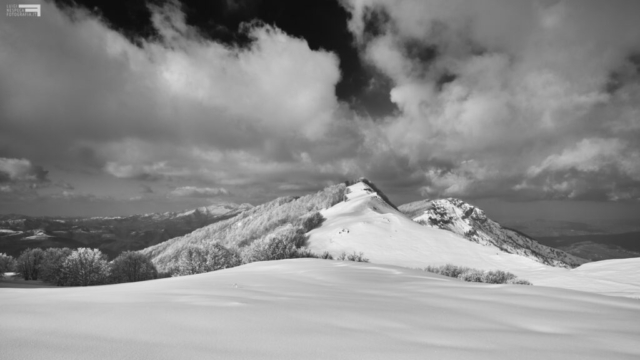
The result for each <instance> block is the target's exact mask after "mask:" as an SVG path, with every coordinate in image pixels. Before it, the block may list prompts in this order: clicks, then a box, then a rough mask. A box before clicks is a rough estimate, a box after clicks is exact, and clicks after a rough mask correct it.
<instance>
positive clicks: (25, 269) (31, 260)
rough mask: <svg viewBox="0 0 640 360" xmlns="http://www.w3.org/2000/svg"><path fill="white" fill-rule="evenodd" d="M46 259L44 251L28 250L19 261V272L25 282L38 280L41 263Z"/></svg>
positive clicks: (37, 249)
mask: <svg viewBox="0 0 640 360" xmlns="http://www.w3.org/2000/svg"><path fill="white" fill-rule="evenodd" d="M43 258H44V251H42V249H39V248H36V249H26V250H24V251H23V252H22V253H21V254H20V256H18V260H17V270H18V272H19V273H20V274H21V275H22V277H23V278H24V279H25V280H38V272H39V270H40V263H42V259H43Z"/></svg>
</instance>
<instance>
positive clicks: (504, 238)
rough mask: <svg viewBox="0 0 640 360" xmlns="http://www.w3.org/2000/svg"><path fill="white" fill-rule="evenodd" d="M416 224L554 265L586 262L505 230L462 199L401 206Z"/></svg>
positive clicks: (568, 265)
mask: <svg viewBox="0 0 640 360" xmlns="http://www.w3.org/2000/svg"><path fill="white" fill-rule="evenodd" d="M399 209H400V211H402V212H403V213H404V214H405V215H407V216H408V217H409V218H411V219H413V221H415V222H417V223H419V224H421V225H424V226H427V227H431V228H436V229H443V230H448V231H451V232H453V233H455V234H458V235H460V236H463V237H464V238H466V239H468V240H469V241H473V242H475V243H478V244H480V245H484V246H495V247H497V248H498V249H500V250H501V251H504V252H507V253H510V254H517V255H521V256H525V257H528V258H530V259H533V260H535V261H538V262H541V263H543V264H547V265H551V266H560V267H576V266H579V265H581V264H584V263H586V262H587V260H585V259H581V258H578V257H576V256H573V255H570V254H568V253H566V252H564V251H561V250H558V249H554V248H551V247H548V246H544V245H542V244H539V243H538V242H536V241H535V240H533V239H531V238H530V237H528V236H526V235H524V234H522V233H519V232H516V231H514V230H511V229H507V228H504V227H502V226H501V225H500V224H498V223H497V222H495V221H493V220H491V219H489V218H488V217H487V215H486V214H485V213H484V211H482V210H481V209H479V208H477V207H475V206H473V205H470V204H468V203H466V202H464V201H462V200H459V199H453V198H448V199H438V200H421V201H416V202H412V203H409V204H405V205H402V206H400V207H399Z"/></svg>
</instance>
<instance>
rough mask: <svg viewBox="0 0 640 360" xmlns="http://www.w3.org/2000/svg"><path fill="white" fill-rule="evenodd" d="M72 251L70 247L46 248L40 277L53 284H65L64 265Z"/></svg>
mask: <svg viewBox="0 0 640 360" xmlns="http://www.w3.org/2000/svg"><path fill="white" fill-rule="evenodd" d="M72 252H73V251H72V250H71V249H69V248H49V249H46V250H45V251H44V257H43V259H42V263H41V264H40V273H39V276H40V279H41V280H42V281H45V282H48V283H50V284H53V285H57V286H63V285H64V284H65V282H66V276H65V273H64V270H63V265H64V262H65V261H66V260H67V258H68V257H69V255H71V253H72Z"/></svg>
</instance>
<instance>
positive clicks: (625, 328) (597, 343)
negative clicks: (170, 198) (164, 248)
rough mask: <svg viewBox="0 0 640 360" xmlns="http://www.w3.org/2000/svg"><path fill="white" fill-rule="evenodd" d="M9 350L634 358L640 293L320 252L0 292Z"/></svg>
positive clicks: (90, 355)
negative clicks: (199, 270)
mask: <svg viewBox="0 0 640 360" xmlns="http://www.w3.org/2000/svg"><path fill="white" fill-rule="evenodd" d="M0 299H2V306H0V318H1V319H2V322H0V349H2V350H1V352H2V356H1V357H2V358H5V359H29V360H32V359H51V360H56V359H64V360H69V359H82V360H86V359H154V360H155V359H205V358H206V359H225V360H233V359H278V360H280V359H385V360H386V359H421V358H437V359H491V360H495V359H563V360H566V359H580V360H584V359H636V358H638V357H640V347H639V346H638V338H640V323H639V322H637V321H633V319H637V318H638V316H639V315H640V302H639V301H637V300H632V299H624V298H616V297H606V296H601V295H596V294H590V293H585V292H576V291H570V290H564V289H556V288H545V287H537V286H518V285H485V284H472V283H464V282H461V281H458V280H456V279H450V278H444V277H441V276H438V275H434V274H430V273H426V272H423V271H418V270H410V269H406V268H399V267H394V266H385V265H373V264H363V263H352V262H338V261H328V260H317V259H299V260H283V261H272V262H260V263H253V264H249V265H244V266H241V267H238V268H234V269H228V270H221V271H216V272H212V273H206V274H201V275H193V276H186V277H180V278H170V279H162V280H154V281H147V282H142V283H129V284H119V285H109V286H96V287H87V288H57V289H50V288H49V289H0Z"/></svg>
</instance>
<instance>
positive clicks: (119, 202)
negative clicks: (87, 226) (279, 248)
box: [0, 0, 640, 221]
mask: <svg viewBox="0 0 640 360" xmlns="http://www.w3.org/2000/svg"><path fill="white" fill-rule="evenodd" d="M3 1H4V2H6V3H7V4H10V3H12V2H11V1H9V0H3ZM30 3H38V1H30ZM40 3H41V4H42V16H41V17H6V16H4V14H2V15H0V16H4V17H3V18H2V19H1V21H0V63H1V64H2V66H1V67H0V213H22V214H27V215H48V216H103V215H127V214H135V213H147V212H164V211H177V210H182V209H189V208H193V207H196V206H203V205H208V204H213V203H217V202H236V203H244V202H248V203H252V204H254V205H256V204H260V203H263V202H265V201H268V200H271V199H274V198H276V197H279V196H284V195H301V194H305V193H308V192H311V191H316V190H319V189H322V188H323V187H326V186H328V185H331V184H335V183H339V182H342V181H345V180H350V179H356V178H359V177H361V176H364V177H367V178H368V179H370V180H371V181H373V182H374V183H376V184H377V185H378V187H379V188H381V189H382V190H383V191H384V192H385V193H386V194H387V195H388V196H389V197H390V198H391V199H392V201H394V202H395V203H397V204H402V203H406V202H410V201H415V200H420V199H424V198H439V197H456V198H461V199H464V200H466V201H469V202H471V203H473V204H476V205H478V206H480V207H482V208H483V209H485V210H486V211H487V213H488V214H489V215H490V216H491V215H493V216H494V217H496V218H497V219H498V220H501V219H507V220H522V219H527V218H553V219H559V220H585V221H586V220H589V219H597V218H610V219H617V218H636V219H638V218H640V22H638V21H637V14H639V13H640V2H638V1H635V0H628V1H626V0H617V1H607V2H603V1H598V0H581V1H547V0H538V1H533V0H532V1H517V2H514V1H510V0H473V1H470V0H467V1H462V0H385V1H381V0H340V1H337V0H336V1H304V2H302V1H267V0H264V1H244V0H224V1H208V2H197V1H183V2H180V1H166V0H155V1H139V0H131V1H96V0H87V1H78V2H71V1H66V0H65V1H57V2H40Z"/></svg>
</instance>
